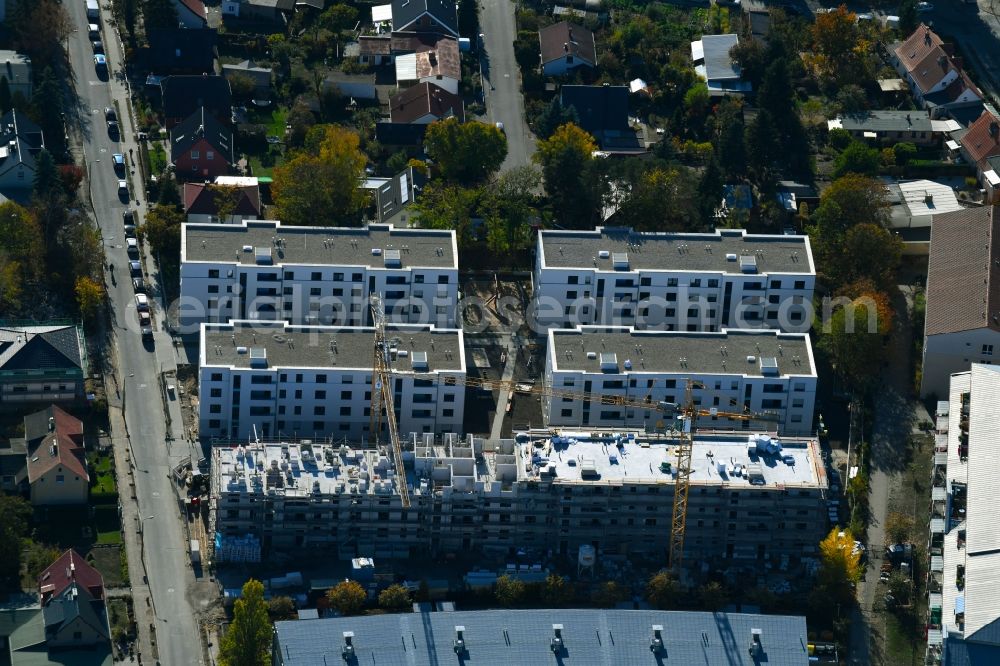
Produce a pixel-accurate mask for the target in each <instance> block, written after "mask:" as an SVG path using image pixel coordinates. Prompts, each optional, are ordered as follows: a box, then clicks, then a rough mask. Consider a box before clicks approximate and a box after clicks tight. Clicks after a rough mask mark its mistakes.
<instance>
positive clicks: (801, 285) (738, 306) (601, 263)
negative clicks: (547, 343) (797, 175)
mask: <svg viewBox="0 0 1000 666" xmlns="http://www.w3.org/2000/svg"><path fill="white" fill-rule="evenodd" d="M536 253H537V256H536V261H535V272H534V285H533V286H534V293H535V301H534V310H535V312H534V315H535V319H536V320H537V322H538V324H539V325H540V326H542V327H553V326H555V327H571V326H576V325H580V324H608V325H617V326H635V327H636V328H647V329H661V330H667V331H717V330H719V329H721V328H776V329H780V330H783V331H799V332H804V331H808V330H809V327H810V326H811V317H812V297H813V289H814V287H815V284H816V267H815V265H814V263H813V257H812V250H811V248H810V245H809V238H808V236H784V235H758V234H748V233H747V232H746V231H745V230H741V229H720V230H716V231H715V232H714V233H702V234H679V233H644V232H635V231H632V230H631V229H629V228H623V227H614V228H612V227H606V228H602V227H598V228H597V229H595V230H594V231H551V230H542V231H539V232H538V249H537V250H536Z"/></svg>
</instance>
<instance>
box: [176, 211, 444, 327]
mask: <svg viewBox="0 0 1000 666" xmlns="http://www.w3.org/2000/svg"><path fill="white" fill-rule="evenodd" d="M371 293H378V294H380V295H381V296H382V298H383V300H384V303H385V310H386V316H387V320H388V321H392V322H398V323H429V324H433V325H435V326H441V327H452V326H454V325H455V321H456V309H457V308H456V303H457V301H458V248H457V245H456V241H455V232H454V231H437V230H426V229H394V228H393V227H392V225H374V224H373V225H369V226H368V227H366V228H363V229H357V228H337V227H294V226H283V225H282V224H281V223H280V222H277V221H274V220H260V221H253V220H244V221H243V222H242V223H241V224H227V225H215V224H211V225H203V224H185V225H184V227H183V229H182V231H181V310H180V313H179V316H180V320H181V322H182V324H183V325H185V326H191V325H197V324H200V323H202V322H227V321H230V320H232V319H259V320H284V321H289V322H291V323H293V324H316V325H338V326H361V325H365V324H368V323H370V321H371V315H370V310H369V305H368V295H369V294H371Z"/></svg>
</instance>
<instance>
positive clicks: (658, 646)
mask: <svg viewBox="0 0 1000 666" xmlns="http://www.w3.org/2000/svg"><path fill="white" fill-rule="evenodd" d="M649 651H650V652H652V653H653V654H655V655H657V656H659V655H661V654H663V625H662V624H654V625H653V638H651V639H650V641H649Z"/></svg>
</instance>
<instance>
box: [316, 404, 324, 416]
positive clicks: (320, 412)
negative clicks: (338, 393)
mask: <svg viewBox="0 0 1000 666" xmlns="http://www.w3.org/2000/svg"><path fill="white" fill-rule="evenodd" d="M313 416H326V406H325V405H316V406H315V407H313Z"/></svg>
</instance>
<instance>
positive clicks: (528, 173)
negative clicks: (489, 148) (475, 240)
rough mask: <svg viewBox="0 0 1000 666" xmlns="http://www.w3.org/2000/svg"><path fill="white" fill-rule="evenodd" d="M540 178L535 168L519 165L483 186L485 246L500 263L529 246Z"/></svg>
mask: <svg viewBox="0 0 1000 666" xmlns="http://www.w3.org/2000/svg"><path fill="white" fill-rule="evenodd" d="M541 179H542V175H541V173H540V172H539V171H538V170H537V169H535V168H534V167H530V166H521V167H515V168H513V169H511V170H509V171H505V172H503V173H501V174H500V175H499V176H498V177H497V178H495V179H494V180H493V181H492V182H491V183H490V184H489V185H488V186H487V187H486V189H485V200H484V203H483V208H484V218H485V221H486V243H487V245H488V246H489V248H490V251H491V252H493V253H494V255H495V256H496V257H497V258H498V259H499V260H500V261H502V260H504V259H509V258H511V256H512V255H513V253H516V252H519V251H521V250H524V249H526V248H528V247H530V246H531V243H532V241H533V238H532V234H531V224H530V223H531V219H532V216H533V215H534V214H535V209H534V205H533V204H534V191H535V190H536V189H537V188H538V186H539V184H540V183H541Z"/></svg>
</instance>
